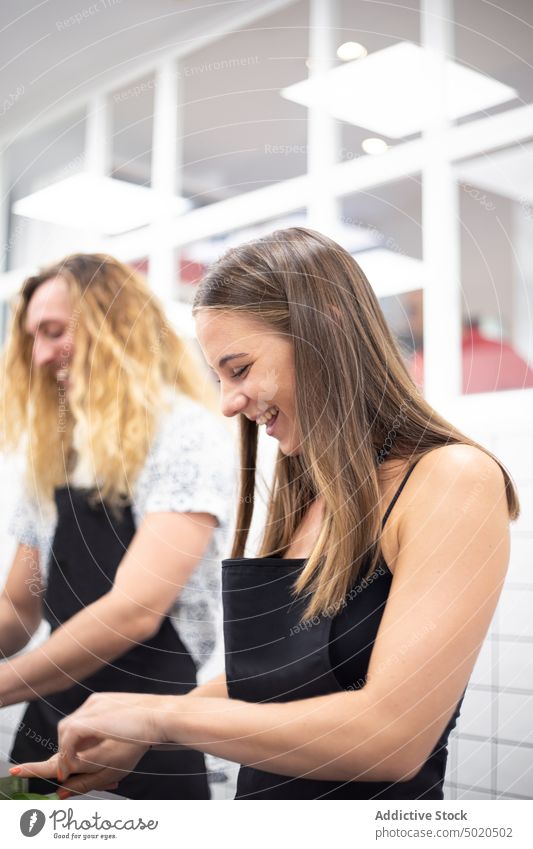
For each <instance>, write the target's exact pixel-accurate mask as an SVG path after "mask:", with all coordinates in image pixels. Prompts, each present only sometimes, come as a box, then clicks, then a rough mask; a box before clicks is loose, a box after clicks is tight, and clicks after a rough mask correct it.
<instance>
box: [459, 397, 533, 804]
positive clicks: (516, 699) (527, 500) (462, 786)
mask: <svg viewBox="0 0 533 849" xmlns="http://www.w3.org/2000/svg"><path fill="white" fill-rule="evenodd" d="M496 400H497V397H496V398H495V401H496ZM502 403H504V398H503V397H502ZM508 421H509V422H512V421H513V414H512V412H511V411H509V419H508ZM515 421H517V422H523V424H521V425H518V426H515V427H514V428H513V427H512V426H510V425H506V426H503V427H502V426H501V424H500V425H499V426H495V428H494V431H493V432H492V434H485V435H481V434H479V433H476V434H475V435H476V437H477V438H478V439H479V440H480V441H481V442H482V443H483V444H485V445H487V447H489V448H491V450H493V451H494V452H495V454H497V456H498V457H499V458H500V459H501V460H503V462H504V463H505V464H506V465H507V467H508V468H509V471H510V472H511V474H512V475H513V477H514V479H515V482H516V484H517V486H518V491H519V496H520V501H521V516H520V519H519V520H518V521H517V522H516V523H514V525H513V526H512V532H511V562H510V566H509V571H508V574H507V579H506V583H505V587H504V589H503V592H502V596H501V599H500V603H499V605H498V609H497V611H496V615H495V617H494V620H493V622H492V625H491V628H490V632H489V636H488V638H487V640H486V642H485V644H484V646H483V648H482V651H481V653H480V656H479V658H478V661H477V663H476V668H475V669H474V672H473V674H472V678H471V680H470V684H469V687H468V691H467V695H466V696H465V701H464V703H463V709H462V712H461V717H460V718H459V721H458V723H457V729H456V730H455V731H454V733H453V739H452V740H451V742H450V749H449V759H448V771H447V775H446V779H447V782H446V788H445V790H446V796H447V798H450V799H467V798H468V799H497V798H518V799H520V798H527V799H532V798H533V568H532V567H533V429H532V428H531V418H530V417H529V416H527V415H524V416H520V415H518V416H517V417H516V418H515Z"/></svg>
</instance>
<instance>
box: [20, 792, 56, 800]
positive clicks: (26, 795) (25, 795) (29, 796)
mask: <svg viewBox="0 0 533 849" xmlns="http://www.w3.org/2000/svg"><path fill="white" fill-rule="evenodd" d="M9 798H10V799H40V800H43V799H44V800H46V801H48V800H49V799H59V796H58V795H57V793H49V794H48V796H41V794H40V793H13V795H12V796H10V797H9Z"/></svg>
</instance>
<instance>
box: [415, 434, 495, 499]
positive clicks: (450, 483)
mask: <svg viewBox="0 0 533 849" xmlns="http://www.w3.org/2000/svg"><path fill="white" fill-rule="evenodd" d="M414 475H416V480H417V481H418V484H419V486H421V487H427V488H434V487H435V485H439V484H440V485H444V486H447V487H453V488H454V490H456V489H457V488H459V489H461V488H467V489H468V488H470V487H471V486H472V485H475V484H480V485H483V486H484V487H485V489H486V490H487V491H490V490H493V491H494V493H496V492H497V491H498V490H501V489H504V488H505V480H504V477H503V472H502V470H501V468H500V466H499V465H498V463H497V462H496V460H494V459H493V458H492V457H491V456H490V455H489V454H486V453H485V451H482V450H481V449H480V448H477V447H476V446H475V445H465V444H460V445H443V446H441V447H440V448H435V449H434V450H433V451H430V452H429V453H428V454H426V455H425V456H424V457H422V459H421V460H420V461H419V463H418V464H417V467H416V469H415V472H414V473H413V477H414Z"/></svg>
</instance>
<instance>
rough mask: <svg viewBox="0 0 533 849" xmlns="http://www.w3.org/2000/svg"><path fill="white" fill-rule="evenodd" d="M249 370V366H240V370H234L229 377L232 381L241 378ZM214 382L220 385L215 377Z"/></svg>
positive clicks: (218, 379)
mask: <svg viewBox="0 0 533 849" xmlns="http://www.w3.org/2000/svg"><path fill="white" fill-rule="evenodd" d="M249 368H250V365H247V366H242V367H241V368H238V369H235V371H234V372H233V373H232V375H231V377H232V379H236V378H239V377H243V376H244V374H245V372H247V371H248V370H249ZM215 381H216V382H217V383H220V378H218V377H215Z"/></svg>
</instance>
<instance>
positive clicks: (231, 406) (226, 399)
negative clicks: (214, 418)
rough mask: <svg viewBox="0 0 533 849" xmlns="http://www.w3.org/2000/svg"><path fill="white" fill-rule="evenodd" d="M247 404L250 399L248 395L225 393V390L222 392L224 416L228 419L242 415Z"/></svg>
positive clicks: (233, 392)
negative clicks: (238, 414)
mask: <svg viewBox="0 0 533 849" xmlns="http://www.w3.org/2000/svg"><path fill="white" fill-rule="evenodd" d="M247 403H248V399H247V397H246V395H243V393H242V392H235V391H229V392H225V391H224V390H222V397H221V402H220V407H221V410H222V415H224V416H228V417H231V416H236V415H237V413H242V411H243V410H244V409H245V407H246V405H247Z"/></svg>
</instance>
